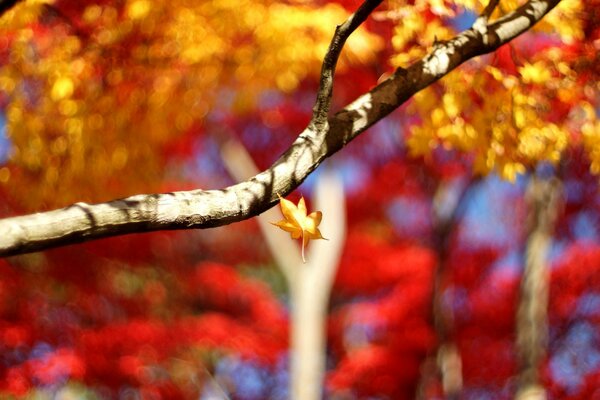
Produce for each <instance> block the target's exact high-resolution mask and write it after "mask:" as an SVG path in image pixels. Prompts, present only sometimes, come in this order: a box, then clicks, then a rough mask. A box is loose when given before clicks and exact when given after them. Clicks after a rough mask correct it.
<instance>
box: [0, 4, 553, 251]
mask: <svg viewBox="0 0 600 400" xmlns="http://www.w3.org/2000/svg"><path fill="white" fill-rule="evenodd" d="M559 1H560V0H530V1H529V2H527V3H526V4H524V5H523V6H521V7H519V8H518V9H516V10H515V11H514V12H512V13H509V14H507V15H506V16H504V17H503V18H501V19H499V20H497V21H495V22H493V23H491V24H489V25H488V26H487V30H483V29H482V28H481V27H479V26H478V29H477V30H475V29H468V30H466V31H464V32H462V33H461V34H459V35H458V36H456V37H455V38H454V39H452V40H450V41H448V42H445V43H439V44H437V45H436V46H435V49H434V51H433V52H432V54H430V55H428V56H426V57H425V58H424V59H423V60H421V61H418V62H416V63H414V64H413V65H411V66H410V67H408V68H407V69H398V70H397V71H396V72H395V73H394V74H393V75H392V76H391V77H390V78H388V79H386V80H385V81H383V82H382V83H380V84H379V85H377V86H376V87H375V88H373V89H372V90H371V91H369V92H368V93H366V94H364V95H362V96H360V97H359V98H358V99H357V100H356V101H354V102H353V103H352V104H353V105H354V106H351V107H347V108H345V109H342V110H341V111H340V112H338V113H337V114H335V115H334V116H332V117H329V120H328V121H327V122H328V123H327V124H324V123H323V124H318V125H315V124H311V125H310V126H309V127H308V128H306V129H305V130H304V131H303V132H302V133H301V134H300V135H299V136H298V138H297V139H296V140H295V141H294V143H293V144H292V145H291V146H290V148H289V149H288V150H287V151H286V152H285V153H284V154H283V155H282V156H281V157H280V158H279V159H278V160H277V161H276V162H275V163H274V164H273V165H272V166H271V167H270V168H269V169H267V170H265V171H263V172H261V173H260V174H258V175H255V176H254V177H253V178H251V179H249V180H247V181H245V182H242V183H239V184H237V185H234V186H230V187H228V188H225V189H222V190H206V191H203V190H194V191H189V192H174V193H164V194H149V195H137V196H132V197H129V198H126V199H122V200H115V201H111V202H108V203H102V204H95V205H91V204H86V203H77V204H75V205H72V206H69V207H66V208H62V209H60V210H54V211H49V212H45V213H39V214H33V215H26V216H21V217H12V218H6V219H3V220H0V256H8V255H14V254H22V253H27V252H32V251H38V250H44V249H47V248H52V247H57V246H61V245H65V244H72V243H78V242H83V241H88V240H93V239H98V238H101V237H106V236H116V235H122V234H127V233H133V232H149V231H154V230H161V229H191V228H196V229H198V228H200V229H202V228H210V227H215V226H221V225H226V224H229V223H232V222H237V221H241V220H244V219H247V218H250V217H253V216H255V215H258V214H260V213H262V212H264V211H266V210H267V209H269V208H271V207H272V206H273V205H274V204H276V202H277V195H278V194H280V195H282V196H285V195H286V194H287V193H289V192H290V191H292V190H293V189H294V188H296V187H297V186H298V185H300V183H302V181H304V179H306V177H307V176H308V175H309V174H310V173H311V172H312V171H314V170H315V168H317V167H318V166H319V164H320V163H321V162H322V161H323V160H324V159H325V158H327V157H329V156H331V155H333V154H334V153H335V152H337V151H338V150H340V149H341V148H342V147H344V146H345V145H346V144H347V143H348V142H350V141H351V140H353V139H354V138H355V137H357V136H358V135H359V134H360V133H362V132H363V131H364V130H365V129H367V128H368V127H370V126H371V125H373V124H374V123H376V122H377V121H379V120H380V119H382V118H384V117H385V116H387V115H388V114H389V113H391V112H392V111H393V110H395V109H396V108H398V107H399V106H400V105H401V104H402V103H404V102H405V101H406V100H408V99H409V98H410V97H411V96H412V95H414V94H415V93H416V92H418V91H419V90H421V89H423V88H425V87H427V86H428V85H430V84H432V83H433V82H435V81H436V80H438V79H440V78H441V77H442V76H444V75H445V74H447V73H448V72H450V71H451V70H453V69H454V68H456V67H457V66H459V65H460V64H462V63H463V62H465V61H467V60H469V59H470V58H473V57H475V56H477V55H480V54H484V53H488V52H491V51H493V50H495V49H496V48H498V47H499V46H501V45H502V44H504V43H506V42H508V41H509V40H511V39H513V38H514V37H516V36H517V35H520V34H521V33H523V32H525V31H526V30H528V29H529V28H531V26H533V25H534V24H535V23H536V22H537V21H539V19H541V18H542V17H543V15H544V14H545V13H546V12H548V11H549V10H550V9H552V8H553V7H554V6H555V5H556V4H558V2H559ZM481 32H486V33H485V34H482V33H481ZM340 50H341V49H340ZM356 105H369V107H366V106H365V107H361V108H360V109H358V110H357V109H355V108H356Z"/></svg>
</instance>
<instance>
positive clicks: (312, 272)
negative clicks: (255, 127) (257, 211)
mask: <svg viewBox="0 0 600 400" xmlns="http://www.w3.org/2000/svg"><path fill="white" fill-rule="evenodd" d="M222 155H223V161H224V163H225V166H226V168H227V170H228V171H229V173H230V174H231V176H232V177H234V178H235V179H236V180H238V181H243V180H245V179H248V177H250V176H253V175H255V174H256V173H257V172H258V171H257V168H256V166H255V165H254V162H253V161H252V159H251V158H250V156H249V154H248V153H247V151H246V149H245V148H244V147H243V146H242V145H241V144H240V143H238V142H235V141H233V140H228V141H226V142H225V143H224V144H223V146H222ZM313 204H314V207H313V208H314V209H315V210H320V211H322V212H323V225H322V227H321V230H322V233H323V236H324V237H326V238H327V239H329V240H328V241H324V240H316V241H313V242H311V243H310V245H309V248H308V253H307V257H306V258H307V262H306V263H303V262H302V260H301V258H300V249H299V247H298V246H297V245H295V244H294V243H293V242H292V240H291V239H290V237H289V234H287V233H285V232H282V231H280V230H279V229H276V228H275V227H273V226H272V225H271V224H270V223H269V222H276V221H279V220H281V219H282V217H281V214H280V212H279V210H278V209H277V208H272V209H270V210H269V211H267V212H265V213H263V214H261V215H260V216H258V223H259V227H260V229H261V232H262V234H263V236H264V237H265V239H266V241H267V245H268V246H269V250H270V251H271V254H272V256H273V258H274V259H275V261H276V262H277V264H278V265H279V267H280V268H281V269H282V272H283V274H284V276H285V277H286V281H287V284H288V288H289V291H290V304H291V314H292V315H291V327H290V329H291V350H290V386H291V393H290V398H291V399H293V400H318V399H321V398H322V397H323V378H324V375H325V361H326V323H327V314H328V313H327V310H328V304H329V295H330V292H331V287H332V284H333V278H334V276H335V271H336V270H337V266H338V264H339V260H340V257H341V252H342V247H343V244H344V242H345V236H346V209H345V198H344V190H343V185H342V182H341V179H340V178H339V177H338V176H337V175H335V174H333V173H331V172H328V171H327V170H325V172H323V173H321V174H320V175H319V177H318V178H317V183H316V185H315V191H314V196H313Z"/></svg>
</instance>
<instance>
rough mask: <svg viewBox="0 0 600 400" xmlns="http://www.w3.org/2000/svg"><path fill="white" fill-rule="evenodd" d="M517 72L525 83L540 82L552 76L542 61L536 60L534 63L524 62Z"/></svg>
mask: <svg viewBox="0 0 600 400" xmlns="http://www.w3.org/2000/svg"><path fill="white" fill-rule="evenodd" d="M519 72H520V73H521V77H522V78H523V82H525V83H538V84H540V83H544V82H546V81H548V80H549V79H550V78H551V77H552V74H551V73H550V70H549V69H548V67H547V66H546V65H545V64H544V63H543V62H542V61H538V62H536V63H535V64H529V63H525V65H524V66H523V67H521V68H519Z"/></svg>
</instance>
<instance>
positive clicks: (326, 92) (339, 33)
mask: <svg viewBox="0 0 600 400" xmlns="http://www.w3.org/2000/svg"><path fill="white" fill-rule="evenodd" d="M382 1H383V0H366V1H365V2H364V3H362V5H361V6H360V7H359V8H358V10H356V12H355V13H354V14H352V15H351V16H350V17H349V18H348V19H347V20H346V21H345V22H344V23H343V24H341V25H338V26H337V27H336V28H335V33H334V35H333V38H332V39H331V43H330V44H329V48H328V49H327V53H326V54H325V58H324V59H323V65H322V67H321V80H320V82H319V90H318V92H317V101H316V102H315V105H314V107H313V116H312V120H311V126H313V127H314V128H316V129H317V130H321V129H323V128H325V127H326V126H327V125H328V123H327V116H328V114H329V107H330V106H331V96H332V94H333V75H334V73H335V67H336V65H337V61H338V59H339V57H340V53H341V52H342V49H343V47H344V44H345V43H346V39H348V37H349V36H350V34H352V32H354V31H355V30H356V28H358V27H359V26H360V24H362V23H363V22H364V21H365V20H366V19H367V17H368V16H369V15H370V14H371V13H372V12H373V10H374V9H375V8H376V7H377V6H378V5H380V4H381V2H382Z"/></svg>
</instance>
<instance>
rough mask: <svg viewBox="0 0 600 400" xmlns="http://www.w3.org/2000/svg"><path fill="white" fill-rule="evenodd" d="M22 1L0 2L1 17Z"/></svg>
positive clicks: (4, 0)
mask: <svg viewBox="0 0 600 400" xmlns="http://www.w3.org/2000/svg"><path fill="white" fill-rule="evenodd" d="M20 1H21V0H0V17H1V16H3V15H4V13H5V12H7V11H8V10H10V9H11V8H13V7H14V5H15V4H17V3H19V2H20Z"/></svg>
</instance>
